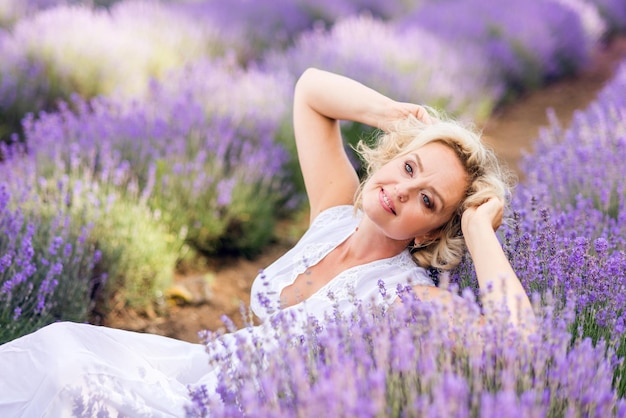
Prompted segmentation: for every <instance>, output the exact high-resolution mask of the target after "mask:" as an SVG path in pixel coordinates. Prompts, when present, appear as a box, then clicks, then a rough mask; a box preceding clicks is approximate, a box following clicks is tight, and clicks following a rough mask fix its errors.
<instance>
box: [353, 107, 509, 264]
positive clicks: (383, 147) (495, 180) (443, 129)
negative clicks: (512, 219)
mask: <svg viewBox="0 0 626 418" xmlns="http://www.w3.org/2000/svg"><path fill="white" fill-rule="evenodd" d="M428 112H429V113H430V114H431V116H432V117H433V118H434V122H433V123H432V124H426V123H424V122H422V121H420V120H419V119H417V118H415V117H413V116H410V117H408V118H406V119H402V120H398V121H397V122H396V123H394V124H393V126H392V127H391V128H390V129H388V131H387V132H382V133H381V134H380V135H379V136H378V137H377V138H376V139H375V141H374V145H373V146H369V145H368V144H367V143H366V142H365V141H360V142H359V143H358V144H357V146H356V147H355V149H356V151H357V152H358V153H359V154H360V156H361V158H362V159H363V162H364V163H365V170H366V171H365V173H366V176H365V178H364V179H363V181H362V182H361V185H360V187H359V189H358V190H357V192H356V195H355V199H354V201H355V207H356V208H357V209H362V203H363V202H362V193H363V186H364V184H365V183H366V182H367V180H368V179H369V178H370V177H371V175H372V174H373V173H374V172H375V171H376V170H378V169H379V168H380V167H382V166H383V165H385V164H387V163H388V162H389V161H391V160H393V159H395V158H397V157H400V156H402V155H406V154H409V153H411V152H412V151H414V150H416V149H417V148H420V147H422V146H424V145H426V144H428V143H431V142H441V143H443V144H445V145H447V146H449V147H450V148H452V149H453V150H454V151H455V153H456V155H457V156H458V157H459V160H460V161H461V163H462V164H463V166H464V168H465V171H466V172H467V174H468V184H467V188H466V190H465V194H464V198H463V200H462V201H461V202H459V204H458V206H457V208H456V210H455V212H454V214H453V215H452V218H451V219H450V220H449V221H448V222H446V223H445V224H444V225H443V226H441V227H440V228H439V229H438V231H437V232H438V234H437V235H438V238H436V239H434V240H433V241H430V242H427V243H425V244H423V245H422V246H421V247H419V248H413V249H412V251H411V252H412V254H413V257H414V259H415V261H416V262H417V264H419V265H420V266H422V267H424V268H436V269H439V270H451V269H453V268H454V267H456V266H457V265H458V264H459V263H460V262H461V259H462V257H463V254H464V252H465V249H466V247H465V240H464V238H463V235H462V231H461V215H462V214H463V212H464V211H465V209H467V208H470V207H475V206H479V205H480V204H482V203H483V202H485V201H486V200H487V199H489V198H491V197H494V196H495V197H498V198H500V199H503V201H505V202H507V201H508V199H509V196H510V189H511V188H512V186H513V176H512V174H511V173H510V172H509V171H508V170H505V169H504V167H503V166H502V165H501V164H500V162H499V161H498V159H497V157H496V155H495V153H494V152H493V150H492V149H490V148H488V147H487V146H486V145H485V144H484V143H483V142H482V140H481V136H480V133H479V132H478V131H477V130H476V129H475V127H474V126H473V125H468V124H463V123H461V122H460V121H455V120H452V119H449V118H447V117H446V116H445V115H444V114H443V113H440V112H437V111H435V110H433V109H428Z"/></svg>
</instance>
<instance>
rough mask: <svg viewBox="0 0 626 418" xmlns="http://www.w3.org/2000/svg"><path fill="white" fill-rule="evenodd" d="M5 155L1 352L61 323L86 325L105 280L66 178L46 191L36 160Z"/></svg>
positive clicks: (0, 212)
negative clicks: (10, 343)
mask: <svg viewBox="0 0 626 418" xmlns="http://www.w3.org/2000/svg"><path fill="white" fill-rule="evenodd" d="M18 148H19V147H18V146H15V147H13V149H7V147H3V155H4V156H5V161H3V162H2V163H0V179H1V180H0V344H1V343H3V342H6V341H9V340H12V339H14V338H17V337H19V336H22V335H24V334H27V333H29V332H32V331H35V330H36V329H38V328H40V327H42V326H44V325H47V324H49V323H51V322H54V321H57V320H73V321H86V320H87V318H88V315H89V313H90V309H91V308H92V307H93V300H92V296H93V293H94V292H95V290H96V288H97V287H99V286H101V285H102V280H103V279H104V277H103V276H101V275H100V274H98V273H97V271H96V269H95V266H96V265H97V263H98V262H99V261H100V251H98V250H97V249H96V247H95V245H94V244H93V243H92V242H91V241H90V240H89V237H90V234H91V231H92V226H91V225H90V224H89V222H87V220H86V219H85V217H83V216H81V213H80V212H72V211H71V210H70V208H69V205H68V203H69V201H68V200H69V199H70V196H71V195H72V193H73V192H72V190H71V189H70V188H68V184H67V183H66V182H64V181H63V180H62V179H61V178H57V180H58V182H54V181H52V182H50V183H48V184H47V187H42V186H43V185H42V183H41V181H42V180H40V179H37V176H36V165H35V164H34V160H32V159H31V158H28V157H24V156H23V155H21V154H22V153H23V151H20V150H19V149H18Z"/></svg>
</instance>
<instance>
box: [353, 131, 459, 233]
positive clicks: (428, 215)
mask: <svg viewBox="0 0 626 418" xmlns="http://www.w3.org/2000/svg"><path fill="white" fill-rule="evenodd" d="M467 181H468V179H467V173H466V171H465V168H464V167H463V165H462V163H461V161H460V160H459V158H458V157H457V155H456V153H455V152H454V151H453V150H452V148H450V147H449V146H447V145H445V144H444V143H442V142H431V143H428V144H426V145H424V146H423V147H420V148H417V149H415V150H414V151H411V152H409V153H407V154H405V155H402V156H400V157H396V158H395V159H393V160H391V161H390V162H388V163H387V164H385V165H384V166H382V167H381V168H380V169H379V170H378V171H376V172H375V173H374V174H373V175H372V176H371V177H370V179H369V180H368V181H367V183H366V184H365V185H364V188H363V211H364V213H365V214H366V215H367V216H368V217H369V218H370V219H371V220H372V221H373V222H374V223H375V224H376V225H377V226H378V227H379V228H380V229H381V230H382V231H383V233H384V234H385V235H386V236H387V237H389V238H391V239H394V240H398V241H407V243H408V241H410V240H413V239H414V238H415V241H416V242H417V243H420V242H423V241H427V240H431V239H434V238H436V232H435V231H436V230H437V229H438V228H439V227H441V226H442V225H444V224H445V223H446V222H447V221H448V220H450V219H451V218H452V215H453V214H454V212H455V210H456V208H457V207H458V205H459V203H460V202H461V199H462V198H463V196H464V193H465V189H466V186H467Z"/></svg>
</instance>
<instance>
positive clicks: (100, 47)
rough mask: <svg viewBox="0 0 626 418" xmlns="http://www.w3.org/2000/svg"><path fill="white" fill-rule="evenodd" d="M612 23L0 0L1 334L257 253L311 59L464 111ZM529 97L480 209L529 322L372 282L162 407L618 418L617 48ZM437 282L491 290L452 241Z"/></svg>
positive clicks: (514, 94)
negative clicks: (592, 72)
mask: <svg viewBox="0 0 626 418" xmlns="http://www.w3.org/2000/svg"><path fill="white" fill-rule="evenodd" d="M625 32H626V3H624V1H623V0H533V1H528V0H506V1H493V0H422V1H413V2H409V1H403V0H389V1H373V0H255V1H249V0H229V1H223V0H206V1H198V0H196V1H193V0H187V1H185V0H179V1H176V0H170V1H157V0H153V1H147V0H146V1H137V0H119V1H95V0H94V1H79V0H73V1H72V0H45V1H44V0H0V343H3V342H7V341H10V340H13V339H15V338H17V337H19V336H22V335H24V334H27V333H30V332H32V331H34V330H36V329H39V328H41V327H42V326H44V325H47V324H50V323H52V322H55V321H59V320H71V321H78V322H86V321H89V319H90V315H91V314H92V312H93V310H94V309H95V308H96V307H97V309H98V310H99V311H101V312H106V311H108V310H112V309H120V306H121V307H122V309H134V310H137V311H142V310H151V309H154V306H156V305H157V304H162V299H163V295H164V292H165V290H166V289H167V288H168V287H169V286H170V285H171V284H172V280H173V277H174V272H175V271H176V269H177V268H180V266H194V265H202V263H203V259H204V258H206V257H216V256H220V255H229V256H232V255H236V256H241V257H254V256H255V255H258V254H260V253H262V252H263V250H264V248H266V247H267V246H268V245H269V244H270V243H271V242H272V240H273V239H274V238H275V234H276V233H277V231H276V225H277V223H278V222H281V221H284V220H286V219H290V218H291V217H293V215H294V214H297V213H298V212H300V211H302V210H303V209H304V208H305V205H304V203H305V196H304V188H303V185H302V180H301V178H300V175H299V171H298V166H297V162H296V155H295V148H294V144H293V134H292V126H291V124H292V122H291V103H292V94H293V86H294V83H295V80H296V79H297V77H298V76H299V75H300V74H301V73H302V71H304V70H305V69H306V68H308V67H318V68H322V69H326V70H330V71H334V72H339V73H342V74H345V75H347V76H350V77H352V78H354V79H356V80H359V81H361V82H363V83H365V84H367V85H370V86H372V87H374V88H376V89H378V90H380V91H381V92H383V93H385V94H387V95H390V96H391V97H393V98H396V99H398V100H403V101H412V102H417V103H424V104H428V105H430V106H433V107H435V108H438V109H441V110H443V111H445V112H446V113H448V114H450V115H452V116H454V117H457V118H460V119H463V120H467V121H473V122H475V123H476V124H480V123H481V122H483V121H484V120H486V118H487V117H488V116H489V115H491V114H492V113H493V112H494V110H496V109H498V107H499V106H501V105H503V104H506V103H511V102H514V101H515V100H516V99H517V98H518V97H520V95H521V94H523V93H524V92H527V91H530V90H533V89H538V88H541V87H543V86H545V85H547V84H548V83H550V82H552V81H554V80H559V79H562V78H563V77H566V76H569V75H573V74H576V73H578V72H579V71H581V70H582V69H584V68H585V65H586V64H588V63H589V60H590V58H591V53H592V51H593V50H594V48H598V47H599V46H601V45H602V44H603V43H607V42H610V40H611V39H612V37H614V36H616V35H618V34H623V33H625ZM550 120H551V122H550V124H549V125H548V126H546V127H545V128H544V129H543V130H542V131H541V133H540V134H539V136H538V138H536V141H535V146H534V148H533V152H532V153H530V154H528V155H525V156H524V158H523V160H522V161H521V163H520V167H521V171H522V173H523V181H521V182H520V183H519V184H518V185H517V187H516V188H515V190H514V193H513V195H512V196H511V205H510V209H509V211H508V213H507V217H508V220H507V222H506V223H505V224H504V225H503V226H502V227H501V228H500V229H499V231H498V235H499V238H500V240H501V242H502V245H503V247H504V249H505V252H506V254H507V255H508V257H509V259H510V260H511V263H512V265H513V267H514V269H515V270H516V272H517V273H518V276H519V278H520V280H521V281H522V284H523V285H524V287H525V288H526V290H527V291H528V293H529V294H531V295H532V299H533V304H534V308H535V312H536V315H537V317H538V320H539V323H540V325H539V327H538V331H537V332H536V333H534V334H532V335H530V336H525V335H522V334H520V333H519V332H517V331H515V330H512V329H509V327H507V326H506V325H505V322H504V321H502V322H498V321H497V320H494V321H493V322H492V323H489V324H486V326H485V331H484V336H483V337H482V338H481V339H479V338H477V336H476V333H475V332H474V330H473V329H471V327H462V326H460V325H459V326H458V327H457V328H454V329H449V328H448V327H447V326H445V324H444V323H443V321H444V319H442V318H444V317H445V316H446V315H447V314H446V313H443V312H441V311H440V309H441V308H440V307H437V306H430V305H426V304H424V303H420V302H419V300H418V299H416V297H415V295H412V294H411V293H410V292H408V291H407V290H406V289H385V288H384V286H382V284H381V286H380V291H381V293H383V295H385V294H387V293H389V294H391V293H394V294H395V293H399V294H400V296H401V297H402V298H403V300H404V302H405V303H403V304H402V305H401V306H399V307H398V308H397V309H393V310H392V311H390V312H383V311H382V310H377V309H376V308H366V307H365V305H360V304H359V301H356V300H355V301H354V303H355V304H357V305H358V308H357V309H356V312H357V314H355V315H350V316H349V317H348V316H346V317H344V316H341V315H336V316H334V317H332V318H328V321H327V323H326V324H324V326H323V327H322V326H320V324H318V323H316V322H314V321H312V320H311V321H310V322H309V326H308V327H307V329H306V333H305V334H304V335H302V332H301V329H300V330H298V332H296V331H295V330H294V329H292V327H291V325H290V324H291V323H292V322H293V318H289V317H286V316H287V315H283V316H278V318H277V320H276V321H275V322H273V323H272V324H267V325H265V326H266V328H267V340H266V341H265V340H264V341H248V340H246V339H245V338H240V340H238V339H235V338H232V339H231V340H228V341H229V344H232V347H235V348H237V347H238V349H237V350H235V353H236V354H235V355H236V356H237V357H238V358H239V360H241V361H238V362H235V364H233V365H232V367H224V369H223V372H222V374H223V375H222V376H221V377H222V378H221V381H222V382H223V384H222V385H220V387H219V388H218V392H219V395H220V399H221V400H220V401H219V402H216V400H215V397H214V396H212V394H208V393H205V392H203V391H202V390H198V391H196V392H194V393H192V394H190V401H189V406H188V408H187V410H186V411H181V415H184V413H185V412H186V413H187V415H188V416H207V415H208V414H209V411H210V414H211V416H224V417H232V416H255V417H257V416H268V417H278V416H294V417H295V416H305V417H309V416H320V417H321V416H332V417H388V416H391V417H421V416H424V417H484V418H488V417H620V418H624V417H626V399H625V398H626V361H625V360H626V312H625V306H626V176H625V173H626V171H625V169H624V161H625V159H626V61H624V62H623V63H621V65H619V66H618V68H617V70H616V72H615V74H614V76H613V78H612V79H611V80H610V81H609V82H608V83H607V84H606V85H605V86H604V88H603V89H602V90H601V92H600V94H599V95H598V97H597V98H596V99H595V100H594V101H593V102H592V103H591V104H590V105H589V106H588V107H587V108H584V109H580V110H579V111H578V112H577V113H576V114H575V115H574V118H573V121H572V123H571V124H569V125H568V126H566V127H565V126H562V125H561V123H560V121H559V120H557V119H556V117H554V116H551V117H550ZM342 128H343V131H344V136H345V139H346V145H347V146H348V145H350V144H355V143H356V141H357V140H359V139H362V138H367V137H368V136H369V135H370V134H371V132H370V131H368V130H367V129H366V128H365V127H363V126H359V125H355V124H344V125H343V126H342ZM354 164H355V167H356V168H358V166H359V162H358V161H357V159H356V158H355V160H354ZM448 281H449V286H450V288H451V290H452V291H454V292H457V293H458V294H459V295H461V298H459V301H458V302H457V305H458V306H455V309H459V311H463V312H465V315H467V316H468V317H470V318H471V317H476V318H477V317H478V315H480V313H481V310H487V309H496V308H495V307H489V306H480V304H479V303H478V302H477V300H478V296H479V295H478V294H477V292H478V290H477V283H476V280H475V277H474V273H473V268H472V265H471V260H470V259H469V258H466V259H464V261H463V262H462V263H461V265H460V266H459V267H458V268H456V269H455V270H454V271H453V272H452V274H451V275H450V277H449V280H444V281H443V282H445V285H448V283H447V282H448ZM417 296H419V295H417ZM113 300H115V304H113V303H112V301H113ZM113 305H115V307H113ZM229 326H230V327H231V328H232V327H234V325H232V324H229V322H228V320H226V324H225V327H226V330H229ZM218 334H219V333H213V332H207V333H206V335H205V340H206V344H208V345H209V346H213V345H215V344H218V343H217V342H216V340H215V337H216V336H217V335H218ZM219 341H221V340H219ZM268 347H271V349H270V348H268ZM212 352H213V353H215V354H214V355H213V356H209V355H207V361H214V360H215V361H221V362H224V359H223V358H220V354H219V353H222V350H220V349H215V350H213V351H212ZM262 354H263V356H265V357H263V356H262Z"/></svg>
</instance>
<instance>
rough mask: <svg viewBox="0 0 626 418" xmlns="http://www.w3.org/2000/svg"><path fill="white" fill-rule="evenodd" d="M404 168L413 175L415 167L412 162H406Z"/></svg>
mask: <svg viewBox="0 0 626 418" xmlns="http://www.w3.org/2000/svg"><path fill="white" fill-rule="evenodd" d="M404 170H405V171H406V172H407V173H409V174H411V175H413V167H411V164H409V163H404Z"/></svg>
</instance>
